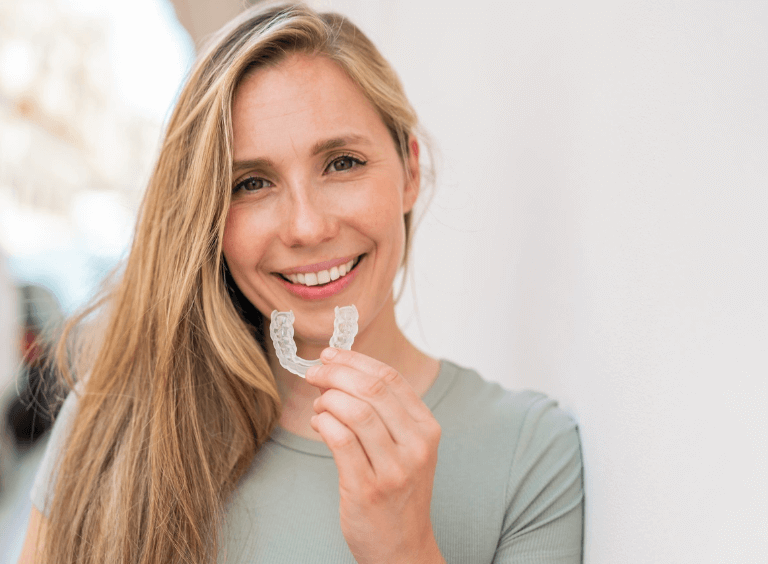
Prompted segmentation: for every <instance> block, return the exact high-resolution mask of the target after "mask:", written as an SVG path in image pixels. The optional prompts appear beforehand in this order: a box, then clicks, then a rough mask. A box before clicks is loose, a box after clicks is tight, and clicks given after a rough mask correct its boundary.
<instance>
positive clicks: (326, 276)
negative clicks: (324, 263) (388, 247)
mask: <svg viewBox="0 0 768 564" xmlns="http://www.w3.org/2000/svg"><path fill="white" fill-rule="evenodd" d="M364 256H365V254H362V255H360V256H358V257H357V258H354V259H352V260H350V261H349V262H347V263H345V264H341V265H339V266H334V267H332V268H329V269H327V270H318V271H317V272H306V273H297V274H280V273H279V272H278V273H276V274H277V275H278V276H279V277H280V278H282V279H283V280H285V281H286V282H290V283H291V284H295V285H296V286H325V285H326V284H330V283H331V282H335V281H336V280H339V279H341V278H344V277H345V276H348V275H349V273H350V272H352V271H353V270H354V269H355V268H357V265H358V264H359V263H360V260H361V259H362V258H363V257H364Z"/></svg>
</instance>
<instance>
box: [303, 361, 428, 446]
mask: <svg viewBox="0 0 768 564" xmlns="http://www.w3.org/2000/svg"><path fill="white" fill-rule="evenodd" d="M307 381H308V382H309V383H310V384H314V385H315V386H318V387H320V388H330V389H335V390H339V391H341V392H344V393H346V394H348V395H350V396H352V397H355V398H357V399H359V400H362V401H364V402H366V403H368V404H370V406H371V407H372V408H373V409H374V410H376V413H378V415H379V417H380V418H381V421H382V422H383V424H384V425H385V426H386V429H387V431H388V432H389V434H390V435H391V436H392V439H393V440H394V442H395V443H397V444H403V443H405V442H407V441H408V439H409V438H410V437H412V436H414V435H415V434H417V432H418V429H417V427H418V422H417V421H416V420H415V419H414V418H413V416H412V415H411V414H410V413H409V412H408V410H407V409H405V407H404V406H403V404H402V402H401V401H400V399H399V398H398V397H397V396H396V395H395V393H394V392H393V391H392V390H390V389H389V388H388V387H387V384H386V382H385V381H383V380H382V379H380V378H378V377H376V376H371V375H370V374H366V373H364V372H361V371H359V370H356V369H354V368H351V367H349V366H345V365H342V364H327V365H323V366H315V367H313V370H312V372H311V374H310V372H307ZM326 393H327V392H326Z"/></svg>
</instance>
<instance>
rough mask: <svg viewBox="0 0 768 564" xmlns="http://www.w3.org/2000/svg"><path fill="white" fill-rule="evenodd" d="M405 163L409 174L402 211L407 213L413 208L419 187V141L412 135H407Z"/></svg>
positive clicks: (406, 180)
mask: <svg viewBox="0 0 768 564" xmlns="http://www.w3.org/2000/svg"><path fill="white" fill-rule="evenodd" d="M405 164H406V166H407V167H408V172H409V173H410V176H409V177H406V179H405V190H403V213H408V212H409V211H411V210H412V209H413V206H414V204H415V203H416V199H417V198H418V197H419V188H420V187H421V168H420V167H419V142H418V141H417V140H416V138H415V137H414V136H413V135H411V136H409V137H408V155H407V160H406V163H405Z"/></svg>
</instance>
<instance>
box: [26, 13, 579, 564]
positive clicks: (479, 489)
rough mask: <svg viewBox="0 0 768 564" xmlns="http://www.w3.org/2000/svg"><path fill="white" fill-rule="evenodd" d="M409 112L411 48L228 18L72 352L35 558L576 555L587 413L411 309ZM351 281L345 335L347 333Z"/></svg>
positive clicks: (413, 142) (337, 29)
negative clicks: (530, 388) (403, 278)
mask: <svg viewBox="0 0 768 564" xmlns="http://www.w3.org/2000/svg"><path fill="white" fill-rule="evenodd" d="M416 126H417V121H416V116H415V113H414V111H413V109H412V108H411V106H410V105H409V103H408V101H407V99H406V98H405V95H404V92H403V90H402V87H401V86H400V83H399V81H398V79H397V77H396V75H395V73H394V71H393V70H392V69H391V68H390V66H389V65H388V63H387V62H386V61H385V60H384V59H383V58H382V57H381V55H380V54H379V53H378V52H377V51H376V49H375V47H374V46H373V45H372V44H371V43H370V42H369V41H368V40H367V38H365V36H364V35H363V34H362V33H361V32H360V31H359V30H358V29H356V28H355V27H354V26H353V25H352V24H351V23H349V22H348V21H346V20H344V19H343V18H341V17H339V16H337V15H333V14H317V13H315V12H313V11H312V10H310V9H308V8H307V7H305V6H301V5H299V6H293V5H291V6H277V7H275V6H272V7H267V8H258V7H257V8H253V9H251V10H249V11H247V12H246V13H244V14H242V15H241V16H240V17H238V18H237V19H236V20H235V21H233V22H232V23H230V24H229V25H228V26H227V27H226V28H225V29H223V30H222V31H221V32H220V33H219V35H218V36H217V37H216V38H214V40H213V42H212V45H211V46H210V47H209V48H208V50H207V51H205V52H204V53H203V54H202V55H201V56H200V59H199V61H198V63H197V65H196V66H195V68H194V70H193V72H192V74H191V76H190V78H189V81H188V83H187V85H186V86H185V88H184V89H183V91H182V93H181V96H180V98H179V101H178V104H177V106H176V109H175V111H174V113H173V116H172V118H171V120H170V123H169V126H168V131H167V134H166V137H165V140H164V142H163V145H162V149H161V152H160V156H159V160H158V163H157V166H156V168H155V171H154V174H153V176H152V178H151V180H150V183H149V186H148V189H147V193H146V196H145V200H144V203H143V207H142V209H141V213H140V218H139V222H138V225H137V229H136V236H135V239H134V243H133V247H132V249H131V253H130V256H129V258H128V260H127V263H126V266H125V269H124V272H123V273H122V275H121V278H120V280H119V282H118V283H117V284H116V285H115V287H114V289H113V290H112V291H111V292H110V293H109V294H107V296H106V298H105V299H104V301H103V302H101V304H100V305H101V307H99V308H98V309H96V310H93V311H92V312H91V313H96V314H100V315H101V317H99V315H97V316H96V317H97V319H100V320H102V319H103V320H105V321H104V324H103V325H101V324H97V325H98V326H99V327H101V329H100V330H99V334H100V335H101V338H100V340H99V341H98V345H97V347H96V351H95V353H94V354H92V355H81V356H83V357H84V358H85V359H86V360H85V361H84V362H83V366H81V367H75V368H74V370H73V373H75V374H87V375H88V376H87V377H85V378H83V379H82V380H81V381H80V382H78V383H77V386H76V387H75V393H73V394H70V396H69V398H68V400H67V402H65V406H64V408H63V409H62V415H61V416H60V418H59V421H58V423H57V424H56V428H55V430H54V434H53V436H52V438H51V445H52V446H51V447H50V448H49V452H48V453H47V455H46V459H45V461H44V463H43V466H42V468H41V470H40V472H39V475H38V477H37V480H36V485H35V488H34V489H33V493H32V498H33V502H34V506H35V509H33V512H32V517H31V524H30V531H29V533H28V538H27V543H26V545H25V551H24V555H23V556H22V558H30V559H31V558H32V556H33V554H34V553H35V550H37V551H38V552H39V554H41V561H42V562H59V563H65V562H66V563H70V562H71V563H74V562H78V563H80V562H99V563H102V562H125V563H128V562H141V563H158V564H159V563H167V562H211V561H214V560H215V561H218V562H225V561H226V562H270V563H275V562H291V563H295V562H355V561H357V562H361V563H363V562H366V563H367V562H371V563H372V562H387V563H391V562H424V563H428V562H429V563H431V562H444V561H448V562H463V563H466V562H491V561H494V562H579V561H580V559H581V532H582V498H583V496H582V488H581V462H580V451H579V442H578V435H577V432H576V428H575V424H574V422H573V421H572V420H571V419H570V418H569V417H568V416H567V415H565V414H564V413H563V412H562V411H560V410H558V409H557V408H556V407H555V403H554V402H552V401H551V400H548V399H547V398H546V397H544V396H542V395H541V394H534V393H519V394H512V393H510V392H506V391H504V390H502V389H501V388H500V387H499V386H497V385H492V384H489V383H487V382H485V381H483V380H482V379H481V378H480V377H479V376H477V374H475V373H474V372H471V371H469V370H466V369H463V368H460V367H458V366H456V365H454V364H452V363H450V362H448V361H445V360H443V361H438V360H436V359H434V358H431V357H430V356H428V355H426V354H425V353H423V352H421V351H419V350H418V349H416V348H415V347H414V346H413V345H412V344H411V343H409V342H408V340H407V339H406V338H405V336H404V335H403V334H402V332H401V331H400V329H399V328H398V327H397V324H396V322H395V315H394V299H393V295H392V285H393V281H394V278H395V276H396V274H397V272H398V269H399V268H400V267H401V266H402V265H404V264H405V262H406V260H407V255H408V253H407V250H408V246H409V243H410V236H411V219H410V218H411V210H412V208H413V205H414V203H415V201H416V199H417V196H418V193H419V188H420V178H421V175H420V163H419V152H420V149H419V140H418V138H417V136H416ZM350 304H354V305H355V306H356V307H357V310H358V311H359V315H360V318H359V333H358V335H357V337H356V339H355V342H354V345H353V350H352V351H343V350H335V349H330V348H328V346H327V343H328V340H329V337H330V336H331V329H332V327H333V311H334V307H335V306H345V305H350ZM273 310H279V311H288V310H292V311H293V312H294V314H295V319H296V321H295V334H296V344H297V347H298V354H299V356H301V357H303V358H308V359H312V358H317V357H320V358H321V359H322V366H320V367H316V368H313V369H311V370H310V371H308V373H307V375H306V379H301V378H299V377H298V376H295V375H293V374H291V373H290V372H288V371H286V370H285V369H283V368H282V366H281V365H280V364H279V362H278V360H277V358H276V355H275V351H274V349H273V347H272V343H271V342H269V340H267V339H265V338H264V335H265V334H266V333H267V332H268V323H269V316H270V313H271V312H272V311H273ZM84 320H85V318H81V319H80V320H75V321H74V322H73V324H71V325H70V326H69V328H70V329H69V331H68V333H72V328H74V327H77V326H82V325H83V324H84ZM83 333H87V332H86V331H85V330H82V329H81V330H80V331H79V334H80V335H82V334H83ZM90 334H93V331H91V332H90ZM69 341H71V339H69ZM67 342H68V341H67V340H66V335H65V339H63V340H62V345H61V348H60V351H59V352H60V354H61V358H62V360H63V362H62V370H63V371H64V373H65V375H67V377H68V379H69V382H70V384H73V381H72V378H71V377H69V368H70V367H69V365H68V364H67V362H68V359H69V358H70V357H71V355H72V351H73V348H72V346H71V345H70V346H69V347H68V348H67V345H66V343H67ZM81 342H82V338H81ZM74 350H79V349H77V348H75V349H74ZM67 355H70V356H69V357H68V356H67ZM88 359H90V360H88ZM38 533H39V535H38ZM38 538H39V543H36V542H35V541H36V540H37V539H38ZM36 546H37V549H36V548H35V547H36Z"/></svg>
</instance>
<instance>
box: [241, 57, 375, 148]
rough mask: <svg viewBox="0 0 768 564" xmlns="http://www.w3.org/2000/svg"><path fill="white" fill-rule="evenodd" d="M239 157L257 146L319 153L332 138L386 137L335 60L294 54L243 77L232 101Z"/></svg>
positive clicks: (366, 102)
mask: <svg viewBox="0 0 768 564" xmlns="http://www.w3.org/2000/svg"><path fill="white" fill-rule="evenodd" d="M232 124H233V133H234V152H235V160H239V159H240V158H253V157H254V156H255V155H251V154H247V153H251V152H252V151H254V150H264V149H266V148H272V149H275V150H279V149H281V148H282V149H285V148H287V146H292V147H293V149H294V150H296V151H309V152H316V151H315V149H316V147H317V145H318V144H322V143H325V142H328V141H329V140H334V139H346V138H353V137H357V138H369V139H374V138H376V137H378V136H379V135H384V136H385V137H386V136H387V135H388V131H387V129H386V126H385V125H384V122H383V121H382V120H381V117H380V116H379V114H378V112H377V111H376V108H375V107H374V106H373V104H372V103H371V102H370V101H369V100H368V98H367V97H366V96H365V94H363V92H362V90H361V89H360V88H359V87H358V86H357V85H356V84H355V83H354V82H353V81H352V80H351V79H350V78H349V76H347V74H346V73H345V72H344V71H343V70H342V69H341V67H339V66H338V65H337V64H336V63H334V62H333V61H331V60H329V59H327V58H325V57H321V56H307V55H292V56H290V57H289V58H287V59H286V60H285V61H283V62H281V63H280V64H278V65H277V66H269V67H264V68H262V69H259V70H257V71H255V72H253V73H251V74H249V76H248V77H247V78H246V79H244V80H243V82H242V83H241V84H240V86H239V87H238V89H237V91H236V93H235V98H234V101H233V104H232Z"/></svg>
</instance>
